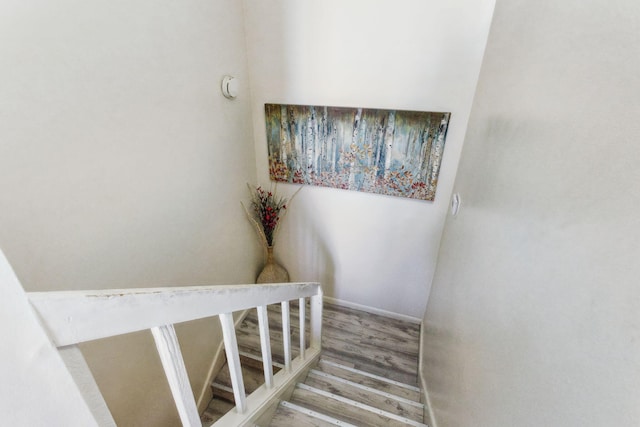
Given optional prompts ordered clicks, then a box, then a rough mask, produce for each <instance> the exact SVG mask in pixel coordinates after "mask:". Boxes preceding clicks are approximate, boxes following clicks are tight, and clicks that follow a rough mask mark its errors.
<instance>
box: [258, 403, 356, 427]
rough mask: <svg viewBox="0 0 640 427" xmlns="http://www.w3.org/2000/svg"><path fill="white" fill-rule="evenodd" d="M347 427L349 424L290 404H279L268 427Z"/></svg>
mask: <svg viewBox="0 0 640 427" xmlns="http://www.w3.org/2000/svg"><path fill="white" fill-rule="evenodd" d="M336 425H339V426H344V427H349V426H352V425H351V424H348V423H345V422H341V421H337V422H336V420H335V418H332V417H328V416H326V415H324V414H321V413H319V412H316V411H312V410H310V409H307V408H304V407H302V406H298V405H295V404H293V403H291V402H281V403H280V405H279V406H278V409H277V410H276V412H275V414H274V416H273V418H272V419H271V422H270V423H269V426H270V427H291V426H296V427H333V426H336Z"/></svg>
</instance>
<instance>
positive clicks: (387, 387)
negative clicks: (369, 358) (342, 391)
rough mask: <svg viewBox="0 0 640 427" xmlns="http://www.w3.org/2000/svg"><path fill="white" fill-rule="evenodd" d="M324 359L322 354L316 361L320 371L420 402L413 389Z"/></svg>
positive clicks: (417, 393) (418, 395)
mask: <svg viewBox="0 0 640 427" xmlns="http://www.w3.org/2000/svg"><path fill="white" fill-rule="evenodd" d="M326 360H327V359H326V358H325V357H324V356H323V359H322V360H320V363H318V366H317V367H316V369H318V370H320V371H322V372H326V373H327V374H330V375H335V376H337V377H340V378H344V379H346V380H349V381H352V382H354V383H357V384H361V385H364V386H367V387H371V388H375V389H377V390H380V391H384V392H386V393H391V394H394V395H396V396H400V397H402V398H405V399H409V400H413V401H414V402H420V392H419V391H417V390H415V389H412V388H407V387H402V386H399V385H396V384H393V383H390V382H387V381H382V380H379V379H376V378H372V377H370V376H366V375H362V374H359V373H356V372H352V371H349V370H346V369H344V368H341V367H338V366H334V365H332V364H329V363H324V362H325V361H326ZM347 368H353V366H347Z"/></svg>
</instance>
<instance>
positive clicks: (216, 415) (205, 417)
mask: <svg viewBox="0 0 640 427" xmlns="http://www.w3.org/2000/svg"><path fill="white" fill-rule="evenodd" d="M235 407H236V406H235V405H234V404H233V403H231V402H229V401H228V400H226V399H220V398H217V397H214V398H213V399H212V400H211V402H210V403H209V406H207V409H205V411H204V413H203V414H202V416H201V417H200V421H202V424H203V425H211V424H213V423H215V422H216V421H218V420H219V419H220V418H222V417H223V416H224V415H225V414H226V413H227V412H229V411H230V410H232V409H233V408H235Z"/></svg>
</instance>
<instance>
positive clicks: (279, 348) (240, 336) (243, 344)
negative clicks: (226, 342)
mask: <svg viewBox="0 0 640 427" xmlns="http://www.w3.org/2000/svg"><path fill="white" fill-rule="evenodd" d="M236 332H237V333H236V339H237V341H238V348H239V349H240V351H242V352H245V353H248V354H253V355H255V356H258V357H262V352H261V350H260V349H261V346H260V336H257V335H254V334H248V333H245V332H244V331H236ZM298 343H299V341H297V340H295V339H294V337H292V338H291V359H292V360H293V359H295V358H296V357H297V356H298V353H299V352H298V348H299V347H300V345H299V344H298ZM271 358H272V359H273V360H274V361H275V362H278V363H284V344H283V343H282V341H280V340H277V339H274V337H273V336H271Z"/></svg>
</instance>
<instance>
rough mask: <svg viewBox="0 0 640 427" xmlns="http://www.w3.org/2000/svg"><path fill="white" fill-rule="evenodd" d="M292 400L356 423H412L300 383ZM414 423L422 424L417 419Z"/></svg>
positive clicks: (387, 425) (388, 426)
mask: <svg viewBox="0 0 640 427" xmlns="http://www.w3.org/2000/svg"><path fill="white" fill-rule="evenodd" d="M290 401H291V402H292V403H295V404H298V405H300V406H303V407H306V408H309V409H311V410H314V411H318V412H321V413H324V414H327V415H329V416H331V417H334V418H336V419H338V420H342V421H345V422H347V423H351V424H355V425H367V426H384V427H401V426H402V427H404V426H407V425H411V424H412V423H410V422H409V420H406V421H403V420H399V419H395V418H391V417H389V416H387V415H385V414H383V413H382V411H379V412H373V411H370V410H368V409H364V408H362V407H358V406H355V405H351V404H345V403H344V401H340V400H336V399H334V398H331V397H326V396H323V395H322V394H318V393H317V392H315V391H312V390H308V389H306V388H300V385H298V386H297V387H296V389H295V391H294V392H293V394H292V395H291V399H290ZM413 423H415V424H416V425H420V424H418V423H416V422H415V421H414V422H413Z"/></svg>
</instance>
